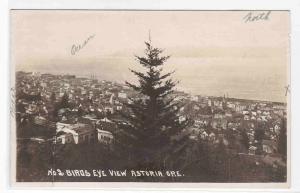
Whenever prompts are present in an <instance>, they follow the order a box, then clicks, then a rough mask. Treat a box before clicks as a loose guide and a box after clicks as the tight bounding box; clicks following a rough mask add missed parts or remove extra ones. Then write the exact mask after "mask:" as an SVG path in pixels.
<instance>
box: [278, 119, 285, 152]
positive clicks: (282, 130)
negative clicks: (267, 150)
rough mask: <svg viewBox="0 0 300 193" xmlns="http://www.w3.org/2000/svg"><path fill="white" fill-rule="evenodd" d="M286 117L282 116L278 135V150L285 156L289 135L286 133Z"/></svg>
mask: <svg viewBox="0 0 300 193" xmlns="http://www.w3.org/2000/svg"><path fill="white" fill-rule="evenodd" d="M286 125H287V123H286V119H285V118H282V121H281V128H280V133H279V136H278V152H279V153H280V154H282V155H283V157H284V158H286V156H287V135H286Z"/></svg>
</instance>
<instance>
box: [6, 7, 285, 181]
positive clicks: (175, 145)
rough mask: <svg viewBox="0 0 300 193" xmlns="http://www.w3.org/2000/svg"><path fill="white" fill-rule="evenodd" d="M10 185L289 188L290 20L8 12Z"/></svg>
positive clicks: (242, 14)
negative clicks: (169, 184)
mask: <svg viewBox="0 0 300 193" xmlns="http://www.w3.org/2000/svg"><path fill="white" fill-rule="evenodd" d="M11 62H12V69H13V72H12V80H13V84H12V102H11V103H12V108H11V117H12V120H13V121H12V152H13V153H12V176H13V178H14V179H13V180H14V181H15V182H199V183H220V182H227V183H239V182H243V183H250V182H251V183H264V182H265V183H267V182H268V183H269V182H274V183H287V181H288V179H289V153H288V152H289V151H288V144H289V141H288V139H289V137H288V136H289V129H288V125H289V124H288V123H289V111H288V97H289V92H290V90H289V12H287V11H79V10H77V11H75V10H73V11H71V10H69V11H66V10H64V11H63V10H13V11H12V12H11Z"/></svg>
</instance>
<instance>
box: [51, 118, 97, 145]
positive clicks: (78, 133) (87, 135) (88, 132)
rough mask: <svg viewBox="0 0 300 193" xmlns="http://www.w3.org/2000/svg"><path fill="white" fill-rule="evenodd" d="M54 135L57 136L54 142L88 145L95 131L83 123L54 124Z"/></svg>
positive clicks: (92, 139)
mask: <svg viewBox="0 0 300 193" xmlns="http://www.w3.org/2000/svg"><path fill="white" fill-rule="evenodd" d="M56 134H57V135H58V137H57V139H56V142H57V143H61V144H66V143H75V144H80V143H89V142H93V141H94V139H95V129H94V128H93V127H91V126H90V125H87V124H83V123H76V124H65V123H60V122H58V123H56Z"/></svg>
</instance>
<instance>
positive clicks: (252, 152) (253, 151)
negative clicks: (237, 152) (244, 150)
mask: <svg viewBox="0 0 300 193" xmlns="http://www.w3.org/2000/svg"><path fill="white" fill-rule="evenodd" d="M256 150H257V147H255V146H253V145H251V146H250V147H249V151H248V154H250V155H255V152H256Z"/></svg>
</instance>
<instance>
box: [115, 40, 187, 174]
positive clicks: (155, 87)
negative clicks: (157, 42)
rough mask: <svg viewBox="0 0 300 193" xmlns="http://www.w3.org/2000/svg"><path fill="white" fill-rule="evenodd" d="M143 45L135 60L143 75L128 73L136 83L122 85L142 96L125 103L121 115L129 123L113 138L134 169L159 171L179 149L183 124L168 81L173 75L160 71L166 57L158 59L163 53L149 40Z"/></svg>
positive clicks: (182, 145)
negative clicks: (156, 169) (143, 54)
mask: <svg viewBox="0 0 300 193" xmlns="http://www.w3.org/2000/svg"><path fill="white" fill-rule="evenodd" d="M145 44H146V49H145V56H136V59H137V61H138V62H139V64H140V65H142V66H143V67H144V68H145V69H146V72H144V73H143V72H138V71H135V70H130V71H131V72H132V73H133V74H134V75H135V76H136V77H137V78H138V84H133V83H129V82H126V84H127V86H128V87H130V88H132V89H133V90H135V91H136V92H138V93H139V94H140V96H142V97H140V98H138V99H131V101H133V102H132V103H131V104H126V106H127V107H128V108H129V109H130V110H131V113H129V114H126V115H123V116H124V117H125V118H126V120H127V121H128V123H129V124H128V125H127V126H122V127H121V128H120V129H119V130H118V134H117V137H116V138H117V143H118V144H119V145H120V146H121V147H123V149H125V151H126V152H127V156H128V158H129V160H131V162H132V163H135V164H136V165H138V167H151V168H162V167H164V166H163V165H164V163H166V160H168V158H170V157H171V155H173V154H174V153H176V152H177V153H178V152H180V150H182V149H183V147H184V143H183V141H184V140H183V138H184V137H180V136H181V131H182V129H183V128H185V127H186V125H187V121H184V122H179V117H178V111H179V109H180V108H179V106H180V104H178V103H177V102H175V101H174V99H175V98H174V97H173V93H174V87H175V85H176V84H177V82H175V81H173V80H172V79H171V78H170V76H171V75H172V73H173V72H170V73H165V74H163V72H162V71H163V68H162V67H163V65H164V64H165V62H166V61H167V60H168V58H169V56H161V54H162V52H163V51H162V50H161V49H159V48H154V47H153V46H152V45H151V41H149V42H145ZM180 139H181V140H180Z"/></svg>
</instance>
